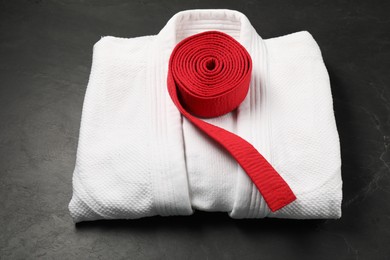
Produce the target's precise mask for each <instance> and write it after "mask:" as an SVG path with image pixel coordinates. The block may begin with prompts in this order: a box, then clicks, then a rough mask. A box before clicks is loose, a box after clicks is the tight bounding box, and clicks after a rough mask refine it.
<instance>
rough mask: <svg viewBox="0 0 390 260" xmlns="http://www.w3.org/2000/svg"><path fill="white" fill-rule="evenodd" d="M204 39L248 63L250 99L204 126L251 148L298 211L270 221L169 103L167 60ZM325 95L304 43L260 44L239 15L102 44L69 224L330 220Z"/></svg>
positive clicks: (296, 39) (333, 196)
mask: <svg viewBox="0 0 390 260" xmlns="http://www.w3.org/2000/svg"><path fill="white" fill-rule="evenodd" d="M207 30H218V31H222V32H225V33H227V34H229V35H231V36H233V37H234V38H235V39H236V40H238V41H239V42H240V43H241V44H242V45H243V46H244V47H245V48H246V49H247V50H248V52H249V53H250V55H251V57H252V60H253V72H252V80H251V85H250V90H249V93H248V96H247V98H246V99H245V101H244V102H243V103H242V104H241V105H240V106H239V108H238V109H237V110H236V111H233V112H231V113H229V114H227V115H225V116H222V117H218V118H212V119H208V120H207V121H209V122H211V123H212V124H215V125H218V126H220V127H223V128H225V129H227V130H229V131H232V132H234V133H236V134H238V135H240V136H241V137H243V138H245V139H246V140H248V141H249V142H250V143H252V144H253V145H254V146H255V147H256V148H257V150H258V151H259V152H260V153H261V154H262V155H263V156H264V157H265V158H266V159H267V160H268V161H269V162H270V163H271V164H272V165H273V166H274V167H275V168H276V170H277V171H278V172H279V173H280V174H281V176H282V177H283V178H284V179H285V180H286V182H287V183H288V184H289V185H290V187H291V189H292V190H293V192H294V193H295V195H296V196H297V200H296V201H294V202H293V203H291V204H289V205H288V206H286V207H284V208H283V209H281V210H279V211H276V212H273V213H272V212H270V210H269V208H268V207H267V205H266V203H265V202H264V200H263V198H262V196H261V195H260V193H259V192H258V190H257V189H256V187H255V186H254V185H253V183H252V182H251V181H250V179H249V178H248V176H247V175H246V173H245V172H244V171H243V170H242V169H241V168H240V166H239V165H238V164H237V163H236V162H235V161H234V160H233V159H232V158H231V156H230V155H229V154H227V153H226V152H225V151H223V150H221V148H220V147H219V146H216V145H215V144H214V143H213V142H212V141H210V140H209V139H208V138H207V137H206V136H205V135H204V134H202V133H201V132H200V131H198V130H197V129H196V128H195V127H194V126H192V125H191V123H189V122H188V121H187V120H186V119H185V118H182V116H181V115H180V113H179V112H178V110H177V109H176V107H175V106H174V104H173V102H172V101H171V99H170V97H169V94H168V92H167V86H166V79H167V69H168V60H169V56H170V54H171V51H172V50H173V48H174V46H175V45H176V44H177V43H178V42H179V41H180V40H182V39H183V38H185V37H188V36H190V35H192V34H195V33H199V32H202V31H207ZM340 167H341V160H340V147H339V139H338V133H337V129H336V124H335V119H334V114H333V106H332V96H331V91H330V83H329V78H328V74H327V71H326V68H325V65H324V63H323V60H322V56H321V52H320V49H319V47H318V45H317V43H316V42H315V40H314V39H313V38H312V36H311V35H310V34H309V33H308V32H305V31H302V32H298V33H294V34H290V35H286V36H282V37H279V38H273V39H268V40H262V38H261V37H260V36H259V35H258V34H257V33H256V31H255V29H254V28H253V27H252V26H251V24H250V22H249V21H248V19H247V18H246V17H245V16H244V15H243V14H241V13H239V12H237V11H231V10H190V11H184V12H180V13H178V14H176V15H175V16H174V17H173V18H171V19H170V21H169V22H168V24H167V25H166V26H165V27H164V28H163V30H162V31H161V32H160V33H159V34H158V35H156V36H145V37H138V38H132V39H125V38H115V37H103V38H102V39H101V40H100V41H99V42H97V43H96V44H95V46H94V52H93V63H92V69H91V75H90V80H89V83H88V87H87V92H86V96H85V101H84V107H83V113H82V120H81V128H80V138H79V145H78V151H77V160H76V167H75V170H74V175H73V197H72V200H71V202H70V205H69V209H70V212H71V215H72V217H73V219H74V221H75V222H80V221H85V220H96V219H117V218H122V219H123V218H124V219H128V218H140V217H146V216H152V215H163V216H166V215H189V214H191V213H192V212H193V210H194V209H199V210H204V211H224V212H228V213H229V215H230V216H231V217H233V218H262V217H276V218H303V219H305V218H339V217H340V216H341V200H342V180H341V172H340Z"/></svg>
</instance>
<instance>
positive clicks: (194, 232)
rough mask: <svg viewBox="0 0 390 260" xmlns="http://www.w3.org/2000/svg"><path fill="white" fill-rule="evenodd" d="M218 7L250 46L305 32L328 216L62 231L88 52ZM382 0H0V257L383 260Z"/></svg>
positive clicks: (386, 98)
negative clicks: (325, 127) (325, 141)
mask: <svg viewBox="0 0 390 260" xmlns="http://www.w3.org/2000/svg"><path fill="white" fill-rule="evenodd" d="M192 8H230V9H236V10H239V11H241V12H243V13H244V14H246V15H247V16H248V18H249V19H250V21H251V22H252V24H253V26H254V27H255V28H256V30H257V31H258V32H259V34H260V35H261V36H262V37H263V38H270V37H275V36H280V35H284V34H288V33H292V32H296V31H299V30H308V31H309V32H311V33H312V35H313V36H314V38H315V39H316V40H317V41H318V44H319V45H320V47H321V49H322V52H323V56H324V59H325V62H326V65H327V68H328V70H329V74H330V77H331V82H332V92H333V96H334V108H335V114H336V120H337V125H338V129H339V134H340V138H341V148H342V160H343V168H342V170H343V173H342V175H343V180H344V200H343V217H342V218H341V219H340V220H311V221H297V220H273V219H266V220H233V219H230V218H229V217H228V216H227V215H226V214H222V213H213V214H212V213H196V214H195V215H193V216H190V217H170V218H161V217H153V218H147V219H141V220H132V221H124V220H119V221H97V222H89V223H82V224H79V225H74V224H73V223H72V220H71V218H70V216H69V213H68V209H67V205H68V202H69V200H70V198H71V192H72V187H71V178H72V171H73V167H74V163H75V155H76V148H77V140H78V130H79V125H80V116H81V109H82V102H83V98H84V93H85V88H86V84H87V81H88V76H89V71H90V66H91V55H92V46H93V44H94V43H95V42H96V41H98V40H99V39H100V37H101V36H105V35H113V36H119V37H134V36H141V35H149V34H157V33H158V32H159V30H160V29H161V28H162V27H163V26H164V25H165V23H166V22H167V21H168V19H169V18H170V17H171V16H172V15H173V14H175V13H176V12H178V11H180V10H185V9H192ZM389 13H390V5H389V1H333V2H331V1H319V0H305V1H303V0H302V1H294V2H292V1H282V0H274V1H258V2H256V1H246V2H240V1H238V0H236V1H214V0H207V1H203V0H200V1H194V2H192V3H184V2H183V1H180V0H177V1H173V0H170V1H157V0H154V1H152V0H143V1H142V0H140V1H123V0H114V1H92V0H84V1H76V0H71V1H65V0H57V1H40V0H34V1H2V0H0V259H24V258H43V259H51V258H60V259H87V258H102V259H117V258H131V259H147V258H150V259H161V258H168V259H294V258H297V259H389V253H390V249H389V248H390V234H389V233H390V231H389V230H390V226H389V224H390V204H389V200H390V188H389V185H390V183H389V180H390V167H389V165H390V151H389V145H390V92H389V91H390V89H389V84H390V77H389V68H390V66H389V61H390V52H389V51H390V48H389V44H390V36H389V32H390V26H389V22H390V20H389Z"/></svg>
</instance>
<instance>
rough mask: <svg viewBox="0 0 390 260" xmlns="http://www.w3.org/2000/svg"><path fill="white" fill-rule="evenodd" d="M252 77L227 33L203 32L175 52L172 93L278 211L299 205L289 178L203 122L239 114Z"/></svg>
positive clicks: (243, 52)
mask: <svg viewBox="0 0 390 260" xmlns="http://www.w3.org/2000/svg"><path fill="white" fill-rule="evenodd" d="M251 72H252V60H251V57H250V55H249V53H248V52H247V51H246V50H245V48H244V47H243V46H242V45H240V44H239V43H238V42H237V41H236V40H235V39H233V38H232V37H230V36H229V35H227V34H225V33H222V32H217V31H208V32H203V33H199V34H196V35H193V36H190V37H188V38H185V39H184V40H182V41H181V42H180V43H179V44H177V45H176V47H175V49H174V50H173V52H172V54H171V57H170V60H169V70H168V91H169V94H170V96H171V98H172V100H173V102H174V103H175V105H176V107H177V108H178V109H179V111H180V112H181V114H182V115H184V116H185V117H186V118H187V119H188V120H189V121H191V122H192V123H193V124H194V125H195V126H196V127H197V128H199V129H200V130H202V131H203V132H204V133H206V134H207V135H208V136H209V137H210V138H212V139H213V140H215V141H216V142H217V143H219V144H220V145H221V146H222V147H223V148H225V149H226V150H227V151H228V152H229V153H230V154H231V155H232V156H233V158H234V159H235V160H236V161H237V162H238V163H239V164H240V165H241V167H242V168H243V170H244V171H245V172H246V173H247V174H248V176H249V177H250V178H251V180H252V181H253V183H254V184H255V185H256V187H257V189H258V190H259V191H260V193H261V195H262V196H263V198H264V200H265V201H266V203H267V204H268V207H269V208H270V209H271V211H276V210H278V209H280V208H282V207H284V206H286V205H288V204H289V203H291V202H292V201H294V200H295V199H296V197H295V195H294V193H293V192H292V190H291V189H290V187H289V186H288V184H287V183H286V182H285V181H284V180H283V178H282V177H281V176H280V175H279V174H278V173H277V172H276V170H275V169H274V168H273V167H272V165H271V164H270V163H269V162H268V161H267V160H266V159H265V158H264V157H263V156H262V155H261V154H260V153H259V152H258V151H257V150H256V148H254V147H253V146H252V145H251V144H250V143H248V142H247V141H245V140H244V139H243V138H241V137H239V136H237V135H235V134H233V133H231V132H229V131H226V130H224V129H222V128H220V127H218V126H214V125H212V124H209V123H207V122H205V121H203V120H201V119H200V118H198V117H216V116H221V115H224V114H226V113H229V112H231V111H232V110H234V109H235V108H237V107H238V106H239V105H240V104H241V102H242V101H243V100H244V99H245V97H246V95H247V93H248V89H249V83H250V79H251ZM196 116H198V117H196Z"/></svg>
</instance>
